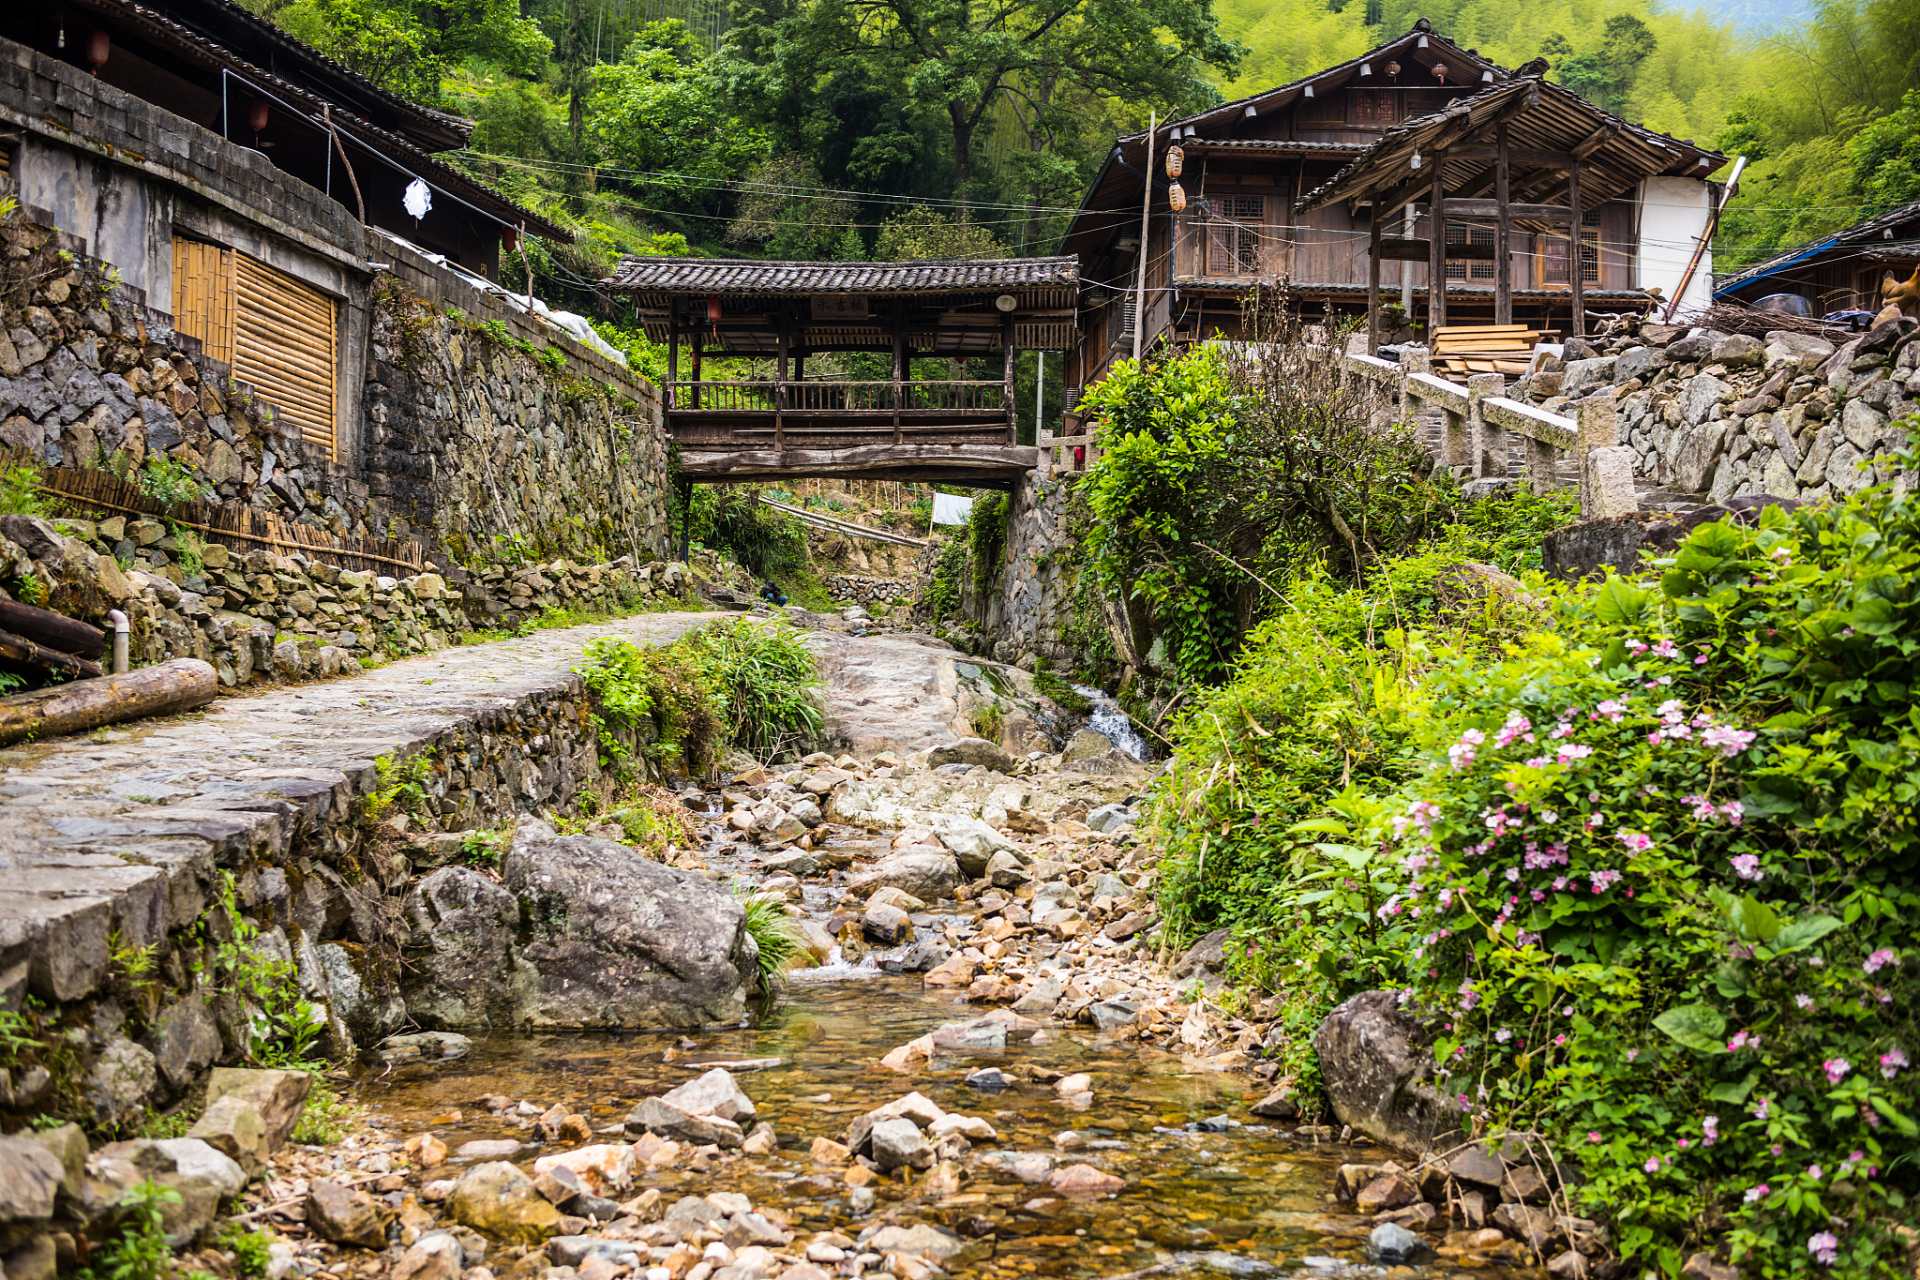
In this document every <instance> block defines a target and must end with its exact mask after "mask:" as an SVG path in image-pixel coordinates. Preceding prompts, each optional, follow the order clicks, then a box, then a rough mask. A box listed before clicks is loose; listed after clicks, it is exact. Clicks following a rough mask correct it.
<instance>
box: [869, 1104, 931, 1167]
mask: <svg viewBox="0 0 1920 1280" xmlns="http://www.w3.org/2000/svg"><path fill="white" fill-rule="evenodd" d="M868 1138H869V1141H870V1142H871V1144H872V1153H873V1162H874V1163H875V1164H877V1165H879V1166H880V1168H881V1171H882V1172H886V1171H890V1170H893V1169H900V1168H906V1167H913V1168H919V1169H924V1168H927V1167H928V1166H930V1165H931V1164H932V1163H933V1148H932V1147H930V1146H928V1145H927V1140H926V1138H925V1136H924V1135H922V1134H921V1132H920V1126H919V1125H917V1124H915V1123H914V1122H913V1121H911V1120H909V1119H907V1118H906V1117H904V1116H898V1117H895V1118H893V1119H891V1120H882V1121H880V1122H879V1123H878V1124H876V1125H874V1126H873V1131H872V1132H871V1133H870V1134H869V1135H868Z"/></svg>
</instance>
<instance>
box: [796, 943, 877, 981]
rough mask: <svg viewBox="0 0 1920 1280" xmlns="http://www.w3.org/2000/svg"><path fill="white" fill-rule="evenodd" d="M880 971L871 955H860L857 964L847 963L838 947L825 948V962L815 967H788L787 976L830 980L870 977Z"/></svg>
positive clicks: (801, 979)
mask: <svg viewBox="0 0 1920 1280" xmlns="http://www.w3.org/2000/svg"><path fill="white" fill-rule="evenodd" d="M879 972H880V964H879V962H878V961H877V960H875V959H874V958H873V957H872V956H870V955H868V956H862V957H861V959H860V963H859V964H848V963H847V962H846V961H845V960H844V959H842V958H841V956H840V948H839V947H830V948H828V950H827V962H826V963H825V964H823V965H821V966H820V967H819V968H817V969H789V970H787V977H788V978H789V979H791V980H792V981H794V982H832V981H833V980H834V979H836V978H871V977H873V976H874V975H875V974H877V973H879Z"/></svg>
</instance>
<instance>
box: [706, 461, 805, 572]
mask: <svg viewBox="0 0 1920 1280" xmlns="http://www.w3.org/2000/svg"><path fill="white" fill-rule="evenodd" d="M761 491H762V486H760V485H747V484H728V485H710V484H703V485H695V486H694V489H693V504H692V508H691V512H690V525H689V528H690V533H691V537H692V539H693V540H694V541H695V542H698V543H699V544H700V545H702V546H705V547H712V548H713V549H714V550H716V551H720V552H723V553H724V554H726V555H727V556H728V557H729V558H731V559H732V560H734V561H736V562H737V563H739V564H741V565H744V566H745V567H746V568H747V569H748V570H749V571H751V572H752V573H754V574H755V575H757V576H759V577H763V578H765V577H776V576H785V575H788V574H791V573H793V572H795V571H797V570H799V569H801V568H803V567H804V566H805V564H806V559H807V527H806V526H805V525H803V524H801V523H800V522H799V521H798V520H796V519H794V518H793V517H792V516H790V515H788V514H787V513H785V512H784V511H776V510H774V509H773V508H772V507H769V506H768V505H767V504H766V503H764V502H762V501H760V493H761Z"/></svg>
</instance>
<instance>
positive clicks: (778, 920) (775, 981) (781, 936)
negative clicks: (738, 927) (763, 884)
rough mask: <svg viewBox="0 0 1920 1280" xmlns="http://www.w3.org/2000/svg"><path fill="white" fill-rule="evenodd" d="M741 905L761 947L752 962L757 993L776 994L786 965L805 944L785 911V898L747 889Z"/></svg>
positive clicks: (741, 898)
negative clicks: (758, 988)
mask: <svg viewBox="0 0 1920 1280" xmlns="http://www.w3.org/2000/svg"><path fill="white" fill-rule="evenodd" d="M740 905H741V906H742V907H744V908H745V909H746V912H747V934H748V936H749V937H751V938H752V939H753V940H754V942H755V943H756V944H758V945H759V948H760V955H759V958H758V959H757V960H756V961H755V962H754V966H755V972H756V973H757V974H758V975H759V979H760V992H761V994H762V995H766V996H771V995H775V994H778V992H779V991H780V989H781V988H782V987H783V986H784V985H785V983H786V974H787V969H788V967H789V966H790V965H791V964H792V963H793V961H794V960H795V958H796V957H798V956H799V955H800V953H801V951H802V949H803V948H804V947H805V945H806V944H805V942H804V941H803V940H802V938H801V936H800V925H799V923H798V922H797V921H796V920H794V918H793V917H792V916H790V915H788V914H787V904H786V900H785V899H784V898H782V897H781V896H780V895H779V894H777V893H757V892H754V891H752V890H746V891H744V892H742V893H741V894H740Z"/></svg>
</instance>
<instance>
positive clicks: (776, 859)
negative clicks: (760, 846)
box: [761, 849, 820, 879]
mask: <svg viewBox="0 0 1920 1280" xmlns="http://www.w3.org/2000/svg"><path fill="white" fill-rule="evenodd" d="M761 865H762V866H764V867H766V869H767V870H768V871H769V872H772V873H773V874H775V875H778V874H781V873H783V872H784V873H785V874H787V875H790V876H799V877H801V878H803V879H804V878H805V877H807V876H810V875H814V874H816V873H817V872H818V871H819V870H820V859H818V858H816V857H814V856H813V854H811V853H809V852H807V851H806V850H805V849H789V850H787V851H786V852H784V853H776V854H773V855H772V856H770V857H769V858H767V859H766V861H765V862H763V863H762V864H761Z"/></svg>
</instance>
